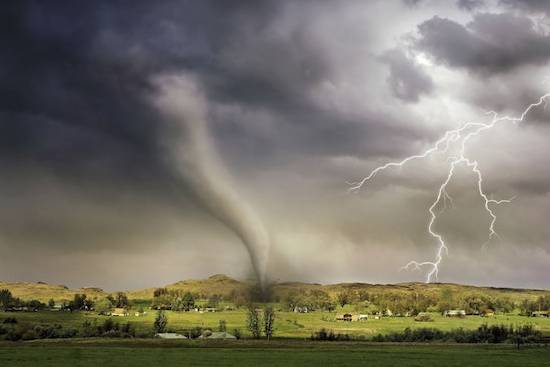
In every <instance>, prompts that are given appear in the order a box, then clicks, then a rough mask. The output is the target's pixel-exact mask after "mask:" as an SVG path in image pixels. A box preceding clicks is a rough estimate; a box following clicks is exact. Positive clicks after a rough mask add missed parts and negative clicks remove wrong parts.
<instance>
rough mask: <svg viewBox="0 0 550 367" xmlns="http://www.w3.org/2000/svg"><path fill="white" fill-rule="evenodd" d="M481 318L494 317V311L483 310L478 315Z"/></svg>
mask: <svg viewBox="0 0 550 367" xmlns="http://www.w3.org/2000/svg"><path fill="white" fill-rule="evenodd" d="M479 315H480V316H481V317H494V316H495V310H492V309H490V308H488V309H486V310H483V311H481V312H480V313H479Z"/></svg>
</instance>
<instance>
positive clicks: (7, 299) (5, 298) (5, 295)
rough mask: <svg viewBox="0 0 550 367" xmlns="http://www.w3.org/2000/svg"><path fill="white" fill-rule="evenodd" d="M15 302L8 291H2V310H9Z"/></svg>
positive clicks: (0, 306)
mask: <svg viewBox="0 0 550 367" xmlns="http://www.w3.org/2000/svg"><path fill="white" fill-rule="evenodd" d="M12 302H13V296H12V295H11V292H10V291H9V290H8V289H0V310H2V311H5V310H7V309H8V308H9V307H10V305H11V303H12Z"/></svg>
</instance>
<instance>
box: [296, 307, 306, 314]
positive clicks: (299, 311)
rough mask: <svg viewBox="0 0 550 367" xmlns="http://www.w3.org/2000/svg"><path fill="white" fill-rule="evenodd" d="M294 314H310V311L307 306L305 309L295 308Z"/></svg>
mask: <svg viewBox="0 0 550 367" xmlns="http://www.w3.org/2000/svg"><path fill="white" fill-rule="evenodd" d="M294 312H297V313H308V312H309V309H308V308H307V306H303V307H300V306H296V307H294Z"/></svg>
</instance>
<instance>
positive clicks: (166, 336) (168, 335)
mask: <svg viewBox="0 0 550 367" xmlns="http://www.w3.org/2000/svg"><path fill="white" fill-rule="evenodd" d="M155 338H159V339H187V337H186V336H185V335H181V334H177V333H157V334H155Z"/></svg>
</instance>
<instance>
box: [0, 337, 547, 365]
mask: <svg viewBox="0 0 550 367" xmlns="http://www.w3.org/2000/svg"><path fill="white" fill-rule="evenodd" d="M109 343H110V342H109V341H107V342H105V341H97V342H96V341H82V342H78V341H72V342H67V341H61V342H60V341H56V342H53V343H51V342H32V343H4V344H0V366H9V367H31V366H44V367H54V366H55V367H64V366H78V367H88V366H90V367H91V366H94V367H95V366H104V367H105V366H117V367H126V366H129V367H133V366H136V367H137V366H163V367H172V366H174V367H175V366H239V367H246V366H285V367H287V366H314V365H317V366H418V367H420V366H421V367H430V366H450V367H452V366H474V367H475V366H484V367H485V366H525V367H529V366H550V348H549V347H540V346H539V347H529V348H523V349H521V350H520V351H517V350H515V349H514V348H513V347H511V346H479V345H476V346H472V345H467V346H465V345H372V344H366V343H363V344H361V343H314V342H308V343H304V342H288V341H272V342H271V343H270V344H267V343H265V342H264V343H251V342H242V341H237V342H233V343H232V344H228V343H227V342H226V343H202V344H201V343H193V342H191V343H190V342H179V343H173V342H171V343H170V342H167V341H150V342H139V341H137V342H136V341H113V342H112V345H109Z"/></svg>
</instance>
